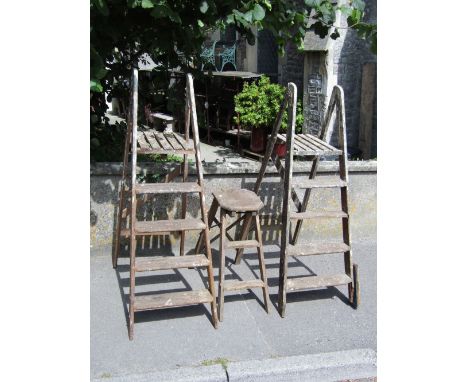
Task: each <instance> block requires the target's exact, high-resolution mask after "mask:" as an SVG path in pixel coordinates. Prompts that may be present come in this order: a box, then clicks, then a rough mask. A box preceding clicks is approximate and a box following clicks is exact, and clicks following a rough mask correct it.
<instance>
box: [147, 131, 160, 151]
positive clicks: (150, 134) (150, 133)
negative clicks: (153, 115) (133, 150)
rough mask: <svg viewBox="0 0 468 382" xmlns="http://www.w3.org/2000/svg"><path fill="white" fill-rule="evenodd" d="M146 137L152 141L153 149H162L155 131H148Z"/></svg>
mask: <svg viewBox="0 0 468 382" xmlns="http://www.w3.org/2000/svg"><path fill="white" fill-rule="evenodd" d="M146 139H147V140H148V142H149V143H150V145H151V148H152V149H153V150H160V149H162V146H161V145H160V144H159V142H158V141H157V140H156V138H155V137H154V131H147V132H146Z"/></svg>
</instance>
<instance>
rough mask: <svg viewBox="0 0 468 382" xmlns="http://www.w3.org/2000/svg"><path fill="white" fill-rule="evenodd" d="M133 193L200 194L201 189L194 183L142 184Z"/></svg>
mask: <svg viewBox="0 0 468 382" xmlns="http://www.w3.org/2000/svg"><path fill="white" fill-rule="evenodd" d="M135 191H136V193H137V194H173V193H189V192H201V187H200V185H199V184H198V183H195V182H193V183H191V182H180V183H179V182H178V183H173V182H170V183H143V184H137V185H136V186H135Z"/></svg>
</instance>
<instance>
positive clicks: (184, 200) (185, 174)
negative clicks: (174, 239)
mask: <svg viewBox="0 0 468 382" xmlns="http://www.w3.org/2000/svg"><path fill="white" fill-rule="evenodd" d="M182 179H183V181H184V182H187V180H188V155H184V164H183V176H182ZM187 199H188V195H187V194H186V193H184V194H183V195H182V219H185V217H186V215H187ZM179 254H180V256H184V255H185V231H181V233H180V252H179Z"/></svg>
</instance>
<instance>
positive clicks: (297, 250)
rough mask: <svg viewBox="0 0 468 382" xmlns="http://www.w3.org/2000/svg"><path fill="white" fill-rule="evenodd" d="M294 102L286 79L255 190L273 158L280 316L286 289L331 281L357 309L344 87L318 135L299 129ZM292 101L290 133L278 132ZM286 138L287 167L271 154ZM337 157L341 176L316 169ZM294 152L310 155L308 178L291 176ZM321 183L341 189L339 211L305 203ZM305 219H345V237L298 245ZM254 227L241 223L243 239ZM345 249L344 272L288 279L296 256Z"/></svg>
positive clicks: (338, 89) (337, 90) (336, 89)
mask: <svg viewBox="0 0 468 382" xmlns="http://www.w3.org/2000/svg"><path fill="white" fill-rule="evenodd" d="M296 101H297V89H296V85H295V84H293V83H289V84H288V96H287V97H285V101H284V102H283V104H282V106H281V109H280V112H279V115H278V117H277V120H276V122H275V125H274V127H273V131H272V134H271V135H270V138H269V140H268V145H267V148H266V153H265V156H264V160H263V163H262V166H261V169H260V173H259V177H258V178H257V183H256V185H255V190H254V191H255V192H256V193H257V194H258V192H259V190H260V185H261V182H262V179H263V176H264V175H265V171H266V167H267V164H268V161H269V159H270V158H271V159H272V160H273V163H274V164H275V166H276V168H277V169H278V172H279V175H280V176H281V179H282V180H283V185H284V191H283V206H282V216H281V219H282V221H281V226H282V230H281V242H280V275H279V292H278V296H279V298H278V300H279V301H278V305H279V311H280V314H281V316H282V317H284V315H285V309H286V294H287V292H291V291H299V290H306V289H313V288H321V287H328V286H338V285H347V286H348V297H349V301H350V303H351V305H352V306H353V307H354V308H357V307H358V305H359V299H360V292H359V281H358V267H357V265H356V264H353V262H352V250H351V237H350V230H349V210H348V169H347V147H346V125H345V108H344V96H343V89H342V88H341V87H340V86H335V87H334V88H333V92H332V95H331V97H330V102H329V106H328V109H327V112H326V115H325V119H324V122H323V124H322V127H321V132H320V134H319V136H318V137H315V136H313V135H311V134H295V132H294V130H295V124H296ZM286 104H287V106H288V131H287V135H285V134H278V131H279V126H280V124H281V123H280V121H281V118H282V114H283V112H284V110H285V107H286ZM335 109H336V121H337V124H338V137H339V139H338V140H339V145H338V146H339V147H338V148H335V147H333V146H331V145H330V144H329V142H330V139H331V135H332V129H330V124H331V121H332V116H333V112H334V111H335ZM277 140H278V141H279V142H285V143H286V146H287V154H286V158H285V166H284V167H283V164H282V162H281V160H280V158H279V157H277V156H276V154H274V153H273V146H274V144H275V142H276V141H277ZM324 155H326V156H331V155H334V156H338V161H339V177H338V178H336V179H333V178H332V179H330V178H329V177H327V178H320V177H318V178H316V174H317V168H318V166H319V163H320V157H321V156H324ZM294 156H305V157H311V160H312V166H311V171H310V175H309V179H308V180H305V181H299V182H295V181H293V173H292V169H293V158H294ZM295 188H300V189H305V193H304V199H303V200H302V201H301V200H300V199H299V196H298V194H297V192H296V190H295ZM319 188H332V189H333V188H335V189H336V188H338V189H339V190H340V195H341V209H340V210H339V211H327V210H315V211H314V210H312V211H307V205H308V203H309V199H310V196H311V191H312V190H314V189H319ZM291 199H292V201H293V204H294V206H295V207H296V211H291V209H290V200H291ZM306 219H341V223H342V241H341V242H338V243H336V242H331V243H308V244H297V241H298V238H299V233H300V231H301V228H302V223H303V221H304V220H306ZM293 223H295V229H294V234H293V235H292V237H291V232H292V231H291V229H290V227H291V226H292V225H293ZM249 230H250V220H249V219H246V220H245V222H244V226H243V228H242V234H241V240H245V238H246V237H247V235H248V232H249ZM335 253H343V254H344V273H338V274H334V275H323V276H306V277H296V278H289V279H288V261H289V259H290V258H291V257H296V256H315V255H327V254H335ZM242 254H243V250H242V249H239V250H238V251H237V257H236V263H239V261H240V259H241V257H242Z"/></svg>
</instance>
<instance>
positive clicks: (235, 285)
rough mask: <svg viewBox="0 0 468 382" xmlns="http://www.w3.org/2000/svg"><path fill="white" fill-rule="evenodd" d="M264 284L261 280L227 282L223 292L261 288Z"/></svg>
mask: <svg viewBox="0 0 468 382" xmlns="http://www.w3.org/2000/svg"><path fill="white" fill-rule="evenodd" d="M263 286H264V284H263V281H262V280H259V279H254V280H242V281H240V280H229V281H226V282H225V283H224V290H225V291H226V290H228V291H230V290H242V289H251V288H263Z"/></svg>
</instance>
